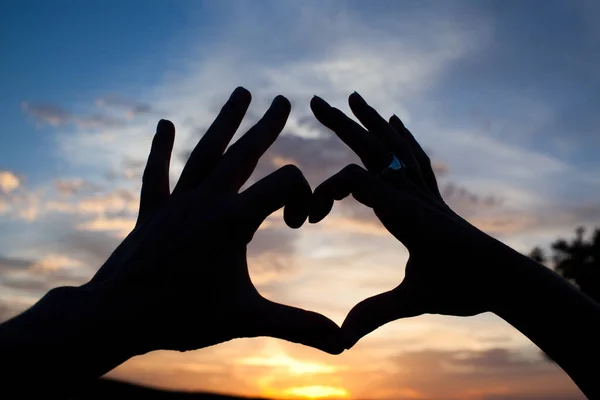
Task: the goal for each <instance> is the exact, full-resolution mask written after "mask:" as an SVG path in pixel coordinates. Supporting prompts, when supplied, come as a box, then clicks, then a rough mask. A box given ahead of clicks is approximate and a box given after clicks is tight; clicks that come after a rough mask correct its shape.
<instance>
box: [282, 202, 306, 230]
mask: <svg viewBox="0 0 600 400" xmlns="http://www.w3.org/2000/svg"><path fill="white" fill-rule="evenodd" d="M307 217H308V216H307V212H306V209H304V207H300V209H299V208H298V207H295V206H293V205H291V204H288V205H286V206H285V207H284V208H283V220H284V221H285V223H286V225H287V226H288V227H290V228H292V229H298V228H300V227H302V225H304V222H306V218H307Z"/></svg>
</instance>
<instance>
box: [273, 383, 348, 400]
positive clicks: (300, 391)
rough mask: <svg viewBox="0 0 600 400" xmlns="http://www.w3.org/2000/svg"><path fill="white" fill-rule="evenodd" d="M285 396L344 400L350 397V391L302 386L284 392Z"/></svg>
mask: <svg viewBox="0 0 600 400" xmlns="http://www.w3.org/2000/svg"><path fill="white" fill-rule="evenodd" d="M282 394H283V395H284V396H289V397H301V398H308V399H321V398H324V397H334V398H344V397H348V391H347V390H346V389H342V388H337V387H332V386H320V385H317V386H302V387H293V388H289V389H286V390H284V392H283V393H282Z"/></svg>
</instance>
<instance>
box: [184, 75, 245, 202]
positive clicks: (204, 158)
mask: <svg viewBox="0 0 600 400" xmlns="http://www.w3.org/2000/svg"><path fill="white" fill-rule="evenodd" d="M251 100H252V96H251V94H250V92H249V91H248V90H246V89H244V88H243V87H241V86H240V87H238V88H237V89H235V90H234V91H233V93H232V94H231V96H230V97H229V100H227V102H226V103H225V105H224V106H223V108H222V109H221V111H220V112H219V115H218V116H217V118H215V120H214V122H213V123H212V124H211V126H210V127H209V128H208V130H207V131H206V133H205V134H204V136H202V139H200V141H199V142H198V144H197V145H196V147H195V148H194V150H193V151H192V154H190V157H189V159H188V161H187V162H186V164H185V167H184V168H183V172H182V173H181V177H180V178H179V181H178V182H177V186H176V187H175V189H174V191H173V192H174V193H176V192H179V191H181V190H185V189H189V188H191V187H194V186H196V185H197V184H199V183H200V182H202V181H203V180H204V179H206V177H207V176H208V175H209V174H210V173H211V172H212V170H213V169H214V167H215V166H216V165H217V163H218V162H219V160H220V159H221V156H222V155H223V152H224V151H225V149H226V148H227V145H228V144H229V142H230V141H231V138H232V137H233V135H235V132H236V131H237V129H238V128H239V126H240V124H241V123H242V120H243V119H244V115H246V111H247V110H248V106H250V101H251Z"/></svg>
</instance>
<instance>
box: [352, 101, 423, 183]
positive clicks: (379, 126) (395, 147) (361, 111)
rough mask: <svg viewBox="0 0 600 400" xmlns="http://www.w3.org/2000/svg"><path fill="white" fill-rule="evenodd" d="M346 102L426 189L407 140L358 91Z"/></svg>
mask: <svg viewBox="0 0 600 400" xmlns="http://www.w3.org/2000/svg"><path fill="white" fill-rule="evenodd" d="M348 103H349V105H350V109H351V110H352V112H353V113H354V115H356V118H358V120H359V121H360V122H361V123H362V124H363V125H364V126H365V127H366V128H367V129H368V130H369V132H371V133H372V134H374V135H376V136H377V137H379V138H380V140H381V141H383V142H384V143H385V144H386V145H387V146H388V148H390V150H391V151H393V152H394V153H396V155H397V156H399V157H400V159H401V160H402V162H404V163H405V164H406V167H407V174H408V176H409V178H410V179H411V180H412V181H413V182H414V183H415V184H417V186H419V187H421V188H423V189H426V188H427V187H426V185H425V181H424V180H423V176H422V174H421V169H420V167H419V163H418V162H417V160H416V159H415V156H414V155H413V154H412V152H411V148H410V146H409V144H408V142H406V140H405V139H404V138H403V137H402V136H400V135H399V134H398V133H397V132H396V131H395V130H394V128H392V126H391V125H390V124H389V123H388V122H387V121H386V120H385V119H384V118H383V117H382V116H381V115H379V113H378V112H377V111H376V110H375V109H374V108H373V107H371V106H370V105H369V104H367V102H366V101H365V100H364V99H363V98H362V97H361V96H360V95H359V94H358V93H356V92H354V93H352V94H351V95H350V97H349V98H348Z"/></svg>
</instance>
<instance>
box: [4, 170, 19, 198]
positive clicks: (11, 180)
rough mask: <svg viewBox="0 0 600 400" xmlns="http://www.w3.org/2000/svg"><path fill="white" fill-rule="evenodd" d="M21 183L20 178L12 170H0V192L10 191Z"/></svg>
mask: <svg viewBox="0 0 600 400" xmlns="http://www.w3.org/2000/svg"><path fill="white" fill-rule="evenodd" d="M20 185H21V180H20V179H19V177H18V176H17V175H15V174H14V172H11V171H0V192H3V193H10V192H12V191H13V190H15V189H17V188H18V187H19V186H20Z"/></svg>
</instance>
